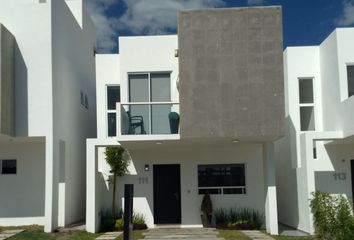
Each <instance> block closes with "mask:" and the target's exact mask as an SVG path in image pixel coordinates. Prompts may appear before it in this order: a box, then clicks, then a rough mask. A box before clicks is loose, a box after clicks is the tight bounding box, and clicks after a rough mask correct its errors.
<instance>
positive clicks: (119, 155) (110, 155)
mask: <svg viewBox="0 0 354 240" xmlns="http://www.w3.org/2000/svg"><path fill="white" fill-rule="evenodd" d="M105 155H106V161H107V163H108V165H109V166H110V167H111V171H110V172H111V173H112V174H113V197H112V213H113V218H114V219H115V217H116V184H117V177H122V176H124V174H126V173H127V171H128V165H129V154H128V152H127V151H126V150H125V149H124V148H123V147H121V146H117V147H106V150H105Z"/></svg>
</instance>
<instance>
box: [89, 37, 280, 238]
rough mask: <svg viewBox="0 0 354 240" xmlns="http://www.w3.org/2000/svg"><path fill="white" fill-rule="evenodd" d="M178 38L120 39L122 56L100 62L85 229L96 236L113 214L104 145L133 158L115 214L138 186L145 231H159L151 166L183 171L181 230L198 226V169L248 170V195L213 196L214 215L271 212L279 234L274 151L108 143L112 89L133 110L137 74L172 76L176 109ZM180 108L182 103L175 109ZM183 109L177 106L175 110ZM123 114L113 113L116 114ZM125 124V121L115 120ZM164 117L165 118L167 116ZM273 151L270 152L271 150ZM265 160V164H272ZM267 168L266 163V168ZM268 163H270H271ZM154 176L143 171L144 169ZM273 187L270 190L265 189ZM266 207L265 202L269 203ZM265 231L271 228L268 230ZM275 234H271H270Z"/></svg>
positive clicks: (147, 140) (160, 140)
mask: <svg viewBox="0 0 354 240" xmlns="http://www.w3.org/2000/svg"><path fill="white" fill-rule="evenodd" d="M177 44H178V43H177V36H145V37H122V38H119V46H120V52H119V54H104V55H97V56H96V85H97V88H96V94H97V134H98V138H97V139H88V140H87V154H86V155H87V212H86V229H87V231H89V232H97V231H98V230H99V226H100V218H101V217H102V215H103V214H105V212H107V211H109V209H111V204H112V201H111V200H112V189H111V185H110V184H109V183H108V181H107V180H108V179H109V176H110V175H111V174H110V172H109V171H110V168H109V166H108V165H107V164H106V160H105V155H104V150H105V147H106V146H117V145H120V144H121V145H123V146H124V147H125V148H127V149H128V150H129V152H130V155H131V157H132V161H131V164H130V166H129V174H127V175H126V176H124V177H122V178H119V179H118V180H117V181H118V190H117V199H120V200H119V201H118V207H119V208H121V207H123V205H124V204H123V200H124V196H123V195H124V184H128V183H129V184H134V211H135V212H136V213H142V214H143V215H144V216H145V218H146V222H147V225H148V226H149V227H151V228H153V227H156V226H157V225H158V224H156V223H155V220H156V218H155V216H154V203H153V202H154V196H153V192H154V176H153V175H154V167H155V166H156V165H171V164H177V165H179V166H180V180H181V182H180V194H181V196H180V198H181V222H180V224H179V225H180V226H182V227H200V226H202V222H201V217H200V214H201V211H200V205H201V200H202V197H203V195H202V194H198V165H203V164H204V165H205V164H245V178H246V186H245V188H246V194H225V195H223V194H220V195H211V198H212V201H213V206H214V209H217V208H219V207H223V208H230V207H249V208H252V209H255V210H257V211H259V212H260V213H264V214H266V211H268V212H270V213H267V222H266V224H267V229H272V231H274V229H275V228H274V226H276V227H277V220H276V216H277V210H276V203H275V202H273V199H272V197H273V194H274V193H273V192H272V191H273V190H274V191H275V184H274V183H272V184H271V183H270V182H271V179H272V177H271V176H272V171H273V173H274V167H273V168H272V167H270V168H269V166H272V164H271V163H270V164H269V163H268V162H269V158H270V159H272V157H271V154H272V145H267V144H262V143H252V142H250V143H237V142H234V143H233V142H231V141H229V140H221V141H220V140H219V141H218V140H215V141H213V140H211V141H210V140H204V141H203V140H202V139H200V140H196V141H191V140H179V134H177V135H178V136H177V137H176V138H175V139H174V140H173V139H171V138H170V136H168V135H158V134H157V135H154V134H150V135H149V134H147V135H121V136H120V135H119V132H120V129H119V127H120V126H119V123H117V135H118V136H117V137H116V136H113V137H109V136H108V124H107V122H108V118H107V114H108V112H110V111H108V110H107V87H108V86H116V85H117V86H118V85H119V86H120V103H118V104H117V105H116V106H117V107H120V106H122V105H123V106H124V105H125V104H129V102H130V100H129V84H128V75H129V74H132V73H134V74H135V73H154V72H171V77H170V81H171V89H170V91H171V102H176V103H178V102H179V93H178V88H177V79H178V58H176V57H175V56H174V55H175V49H177V48H178V45H177ZM176 105H177V104H176ZM175 110H176V111H177V110H178V106H177V107H176V108H175ZM115 111H117V112H119V110H114V111H113V112H115ZM117 116H118V117H117V121H120V116H121V115H120V114H117ZM163 117H166V118H167V115H166V116H163ZM268 150H270V151H268ZM267 161H268V162H267ZM265 162H267V164H265ZM270 162H271V161H270ZM146 166H148V168H149V170H148V171H146V170H145V167H146ZM269 186H273V187H274V189H273V188H272V187H270V188H268V187H269ZM266 196H269V198H268V199H270V200H269V202H266V199H267V197H266ZM268 225H271V227H270V226H268ZM273 233H274V232H273Z"/></svg>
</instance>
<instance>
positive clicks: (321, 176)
mask: <svg viewBox="0 0 354 240" xmlns="http://www.w3.org/2000/svg"><path fill="white" fill-rule="evenodd" d="M353 40H354V29H353V28H344V29H336V30H335V31H334V32H333V33H332V34H331V35H330V36H329V37H328V38H327V39H326V40H324V42H323V43H322V44H321V45H320V46H313V47H290V48H287V49H286V51H285V52H284V66H285V95H286V96H285V97H286V114H287V115H286V117H287V134H286V137H285V138H283V139H281V140H279V141H277V143H276V159H277V185H278V199H279V201H278V206H279V220H280V222H282V223H285V224H287V225H290V226H293V227H296V228H299V229H301V230H303V231H306V232H313V226H312V216H311V213H310V209H309V207H308V206H309V199H310V198H311V193H312V192H313V191H316V190H320V191H326V192H329V193H337V194H339V193H341V194H344V195H346V196H347V197H348V198H351V197H352V193H351V191H352V190H351V178H350V175H351V174H350V159H352V158H354V155H353V152H352V151H351V150H350V149H351V148H352V147H353V145H352V143H350V142H352V141H350V139H348V140H347V141H341V140H340V139H341V138H345V137H350V136H353V133H354V132H353V124H352V119H353V117H354V116H353V111H352V109H353V99H354V98H349V99H347V97H348V93H347V92H348V90H347V72H346V64H349V63H353V62H354V54H352V53H353V49H352V48H353V47H352V46H351V45H352V44H351V43H352V42H353ZM308 77H310V78H313V79H314V82H313V83H314V85H313V86H314V103H315V125H316V131H312V132H306V133H305V132H301V129H300V113H299V85H298V78H308ZM316 139H317V140H318V141H316V142H315V143H313V141H314V140H316ZM331 140H334V144H328V143H329V141H331ZM313 144H315V145H316V148H317V159H313ZM343 159H344V160H343ZM338 172H339V173H344V174H345V175H346V180H341V181H334V176H333V174H335V173H338Z"/></svg>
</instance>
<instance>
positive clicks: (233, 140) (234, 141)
mask: <svg viewBox="0 0 354 240" xmlns="http://www.w3.org/2000/svg"><path fill="white" fill-rule="evenodd" d="M231 142H233V143H238V142H240V140H238V139H232V141H231Z"/></svg>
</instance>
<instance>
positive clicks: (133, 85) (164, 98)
mask: <svg viewBox="0 0 354 240" xmlns="http://www.w3.org/2000/svg"><path fill="white" fill-rule="evenodd" d="M170 75H171V74H170V73H143V74H129V101H130V102H170V101H171V76H170Z"/></svg>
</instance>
